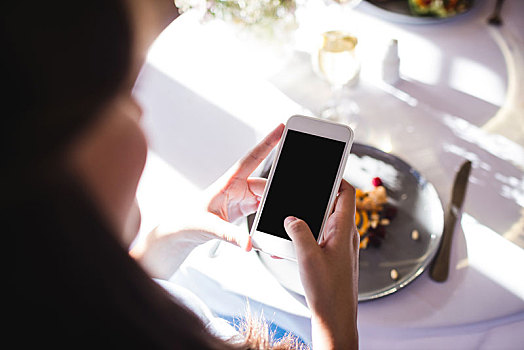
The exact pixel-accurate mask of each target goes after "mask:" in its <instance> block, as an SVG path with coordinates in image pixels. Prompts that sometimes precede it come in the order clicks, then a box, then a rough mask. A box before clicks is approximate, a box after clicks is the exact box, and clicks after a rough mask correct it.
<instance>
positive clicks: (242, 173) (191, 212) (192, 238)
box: [130, 124, 284, 279]
mask: <svg viewBox="0 0 524 350" xmlns="http://www.w3.org/2000/svg"><path fill="white" fill-rule="evenodd" d="M283 130H284V125H283V124H280V125H279V126H278V127H277V128H276V129H275V130H273V131H272V132H271V133H270V134H269V135H268V136H266V137H265V138H264V139H263V140H262V141H261V142H260V143H259V144H258V145H257V146H255V148H253V150H251V151H250V152H249V153H248V154H247V155H246V156H245V157H244V158H242V159H241V160H240V161H238V162H237V164H235V166H233V167H232V168H231V169H230V170H229V171H228V172H227V173H226V174H225V175H224V176H222V177H221V178H220V179H219V180H217V181H216V182H215V183H214V184H213V185H211V186H210V188H209V189H208V190H207V191H206V194H205V196H204V198H206V199H205V200H204V201H203V202H204V205H203V206H204V207H203V208H202V207H201V206H200V207H197V208H194V207H192V206H190V208H188V210H187V212H186V213H179V215H178V216H177V217H176V222H172V223H163V224H162V225H160V226H158V227H157V228H155V230H153V231H152V232H151V233H149V234H148V236H147V237H146V238H145V239H144V240H143V241H141V242H139V243H137V245H136V246H135V247H133V249H132V250H131V252H130V254H131V255H132V256H133V257H134V258H135V259H137V260H138V261H139V262H140V263H141V265H142V266H143V267H144V268H145V269H146V270H147V271H148V272H149V274H150V275H151V276H153V277H157V278H164V279H166V278H169V277H171V276H172V275H173V273H175V271H176V270H177V269H178V267H179V266H180V264H182V262H183V261H184V260H185V259H186V257H187V255H188V254H189V253H191V251H192V250H193V249H194V248H195V247H196V246H198V245H200V244H202V243H205V242H207V241H209V240H212V239H221V240H224V241H227V242H230V243H233V244H235V245H238V246H239V247H241V248H242V249H244V250H246V251H249V250H251V248H252V244H251V237H250V236H249V232H247V229H245V228H241V227H238V226H237V225H233V224H232V222H233V221H235V220H236V219H238V218H240V217H243V216H246V215H249V214H252V213H254V212H255V211H256V210H257V208H258V205H259V203H260V196H262V194H263V193H264V188H265V186H266V180H265V179H261V178H250V177H249V176H250V175H251V173H252V172H253V171H254V170H255V169H256V168H257V167H258V166H259V165H260V163H262V161H263V160H264V159H265V158H266V157H267V155H268V154H269V153H270V152H271V150H272V149H273V148H274V147H275V145H276V144H277V143H278V141H279V140H280V137H281V136H282V132H283Z"/></svg>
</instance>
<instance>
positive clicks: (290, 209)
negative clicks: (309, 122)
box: [257, 130, 345, 240]
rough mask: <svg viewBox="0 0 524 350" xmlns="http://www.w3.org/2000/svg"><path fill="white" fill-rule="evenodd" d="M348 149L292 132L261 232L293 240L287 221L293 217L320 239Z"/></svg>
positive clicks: (277, 169)
mask: <svg viewBox="0 0 524 350" xmlns="http://www.w3.org/2000/svg"><path fill="white" fill-rule="evenodd" d="M344 148H345V143H344V142H342V141H336V140H332V139H328V138H325V137H320V136H315V135H311V134H306V133H303V132H300V131H296V130H288V131H287V135H286V138H285V140H284V144H283V145H282V150H281V152H280V157H279V159H278V163H277V164H276V168H275V172H274V174H273V180H272V182H271V185H270V186H271V187H270V188H269V191H268V193H267V197H266V200H265V204H264V208H263V209H262V213H261V215H260V219H259V221H258V225H257V231H260V232H264V233H268V234H271V235H274V236H278V237H281V238H285V239H288V240H289V239H290V238H289V236H288V235H287V233H286V231H285V229H284V219H285V218H286V217H288V216H290V215H292V216H295V217H297V218H299V219H302V220H304V221H305V222H306V223H307V224H308V225H309V228H310V229H311V231H312V232H313V235H314V236H315V238H316V239H318V236H319V234H320V228H321V226H322V221H323V219H324V214H325V212H326V210H327V207H328V204H329V198H330V196H331V190H332V188H333V184H334V183H335V180H336V177H337V172H338V168H339V165H340V162H341V160H342V156H343V154H344Z"/></svg>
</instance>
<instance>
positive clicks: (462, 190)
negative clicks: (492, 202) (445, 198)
mask: <svg viewBox="0 0 524 350" xmlns="http://www.w3.org/2000/svg"><path fill="white" fill-rule="evenodd" d="M470 173H471V161H469V160H466V161H465V162H464V163H462V165H461V166H460V170H459V171H458V172H457V175H456V176H455V180H454V182H453V187H452V189H451V201H450V203H449V205H448V207H447V209H446V212H445V214H444V230H443V232H442V239H441V242H440V247H439V249H438V251H437V254H436V256H435V259H434V260H433V262H432V264H431V267H430V270H429V276H430V277H431V278H432V279H433V280H434V281H437V282H444V281H446V280H447V278H448V274H449V258H450V251H451V242H452V238H453V232H454V231H455V223H456V221H457V219H458V216H459V215H460V211H461V209H462V205H463V204H464V198H465V197H466V189H467V186H468V179H469V174H470Z"/></svg>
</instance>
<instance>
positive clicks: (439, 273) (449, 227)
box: [429, 205, 458, 282]
mask: <svg viewBox="0 0 524 350" xmlns="http://www.w3.org/2000/svg"><path fill="white" fill-rule="evenodd" d="M447 214H448V215H446V216H445V218H444V227H445V228H446V229H445V230H444V232H443V233H442V243H441V244H440V247H439V249H438V251H437V256H436V257H435V259H433V263H432V264H431V267H430V270H429V276H430V277H431V278H432V279H433V280H434V281H437V282H444V281H445V280H447V279H448V274H449V258H450V252H451V242H452V241H453V231H455V223H456V221H457V216H458V210H457V208H456V207H455V206H453V205H450V206H449V208H448V211H447Z"/></svg>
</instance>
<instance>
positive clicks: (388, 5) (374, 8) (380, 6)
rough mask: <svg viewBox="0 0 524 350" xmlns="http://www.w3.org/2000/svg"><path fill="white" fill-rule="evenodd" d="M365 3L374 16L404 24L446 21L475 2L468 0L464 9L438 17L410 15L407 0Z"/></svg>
mask: <svg viewBox="0 0 524 350" xmlns="http://www.w3.org/2000/svg"><path fill="white" fill-rule="evenodd" d="M366 3H367V4H366V5H369V6H367V7H366V8H369V9H370V12H371V13H372V14H375V15H376V16H378V17H381V18H383V19H385V20H388V21H392V22H397V23H406V24H435V23H442V22H446V21H449V20H451V19H455V18H458V17H462V16H463V15H465V14H467V13H469V12H470V10H471V8H472V7H473V6H474V4H475V2H474V1H473V0H472V1H471V2H470V6H469V8H468V9H467V10H466V11H464V12H461V13H459V14H457V15H454V16H449V17H444V18H439V17H430V16H415V15H412V14H411V11H410V9H409V4H408V0H387V1H378V0H367V1H366Z"/></svg>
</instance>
